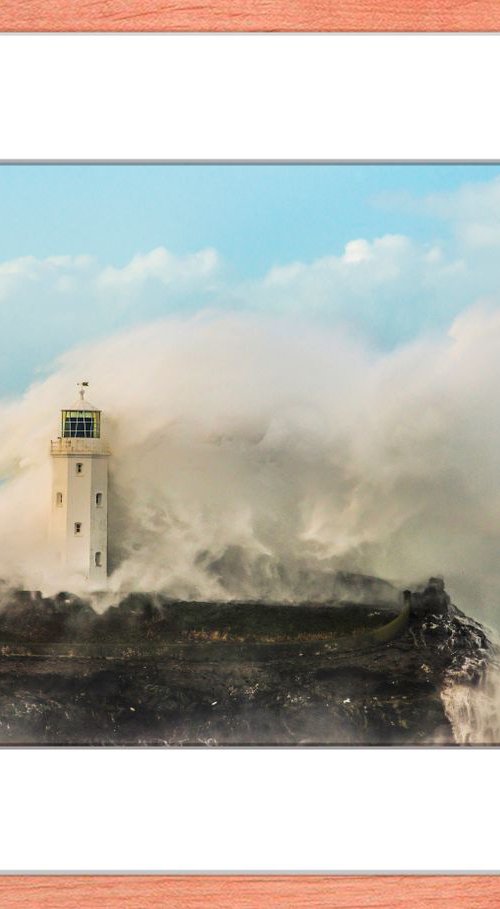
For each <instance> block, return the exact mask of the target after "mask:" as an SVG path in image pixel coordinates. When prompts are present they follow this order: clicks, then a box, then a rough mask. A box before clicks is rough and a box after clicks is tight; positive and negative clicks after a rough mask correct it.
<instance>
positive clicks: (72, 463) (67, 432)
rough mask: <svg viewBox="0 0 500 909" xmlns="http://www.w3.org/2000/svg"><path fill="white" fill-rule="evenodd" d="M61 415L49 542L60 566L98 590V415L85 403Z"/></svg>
mask: <svg viewBox="0 0 500 909" xmlns="http://www.w3.org/2000/svg"><path fill="white" fill-rule="evenodd" d="M87 386H88V382H80V383H79V389H80V391H79V397H78V400H77V401H76V402H75V403H74V404H73V405H72V406H71V407H70V408H68V409H66V408H65V409H64V410H62V411H61V430H60V436H59V438H58V439H56V440H55V441H52V442H51V443H50V452H51V456H52V466H53V471H52V508H51V539H52V545H53V550H54V553H55V556H56V558H57V561H58V562H59V564H60V566H61V567H62V568H64V569H65V570H66V571H67V572H70V573H71V574H77V575H80V576H81V577H82V578H85V579H86V580H87V581H89V582H90V583H91V585H92V586H94V587H96V588H97V589H98V588H99V586H100V585H101V584H102V585H103V586H104V584H105V582H106V576H107V567H108V566H107V563H108V558H107V550H108V459H109V451H108V449H107V446H106V444H105V442H104V441H103V438H102V434H101V433H102V420H101V411H100V410H98V408H97V407H94V405H93V404H91V403H90V401H87V400H86V398H85V392H86V389H87Z"/></svg>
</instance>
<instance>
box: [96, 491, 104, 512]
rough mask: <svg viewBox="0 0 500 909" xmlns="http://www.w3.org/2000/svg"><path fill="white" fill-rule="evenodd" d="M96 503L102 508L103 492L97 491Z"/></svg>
mask: <svg viewBox="0 0 500 909" xmlns="http://www.w3.org/2000/svg"><path fill="white" fill-rule="evenodd" d="M95 503H96V505H97V508H102V492H96V494H95Z"/></svg>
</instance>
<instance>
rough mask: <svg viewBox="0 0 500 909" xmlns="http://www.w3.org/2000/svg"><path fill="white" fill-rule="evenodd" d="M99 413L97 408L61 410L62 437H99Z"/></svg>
mask: <svg viewBox="0 0 500 909" xmlns="http://www.w3.org/2000/svg"><path fill="white" fill-rule="evenodd" d="M100 435H101V414H100V411H98V410H63V412H62V437H63V439H99V438H100Z"/></svg>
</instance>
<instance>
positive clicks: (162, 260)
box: [97, 246, 220, 289]
mask: <svg viewBox="0 0 500 909" xmlns="http://www.w3.org/2000/svg"><path fill="white" fill-rule="evenodd" d="M219 264H220V261H219V256H218V255H217V253H216V251H215V250H214V249H203V250H201V251H200V252H196V253H193V254H192V255H186V256H175V255H173V254H172V253H171V252H169V250H168V249H165V247H163V246H159V247H157V248H156V249H153V250H151V252H148V253H145V254H139V255H137V256H134V257H133V259H131V261H130V262H128V263H127V265H125V266H124V267H123V268H116V267H114V266H111V265H110V266H108V267H106V268H104V269H102V270H101V271H100V273H99V275H98V276H97V283H98V284H99V285H101V286H102V287H104V288H107V287H110V288H117V289H126V288H128V287H137V286H140V285H142V284H144V283H145V282H146V281H148V280H153V281H159V282H160V283H161V284H164V285H166V286H169V285H173V284H176V283H179V284H196V283H199V282H200V281H203V280H206V279H208V278H210V277H211V276H212V275H214V274H215V273H216V272H217V270H218V268H219Z"/></svg>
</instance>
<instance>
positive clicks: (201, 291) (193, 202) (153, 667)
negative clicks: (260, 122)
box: [0, 161, 500, 746]
mask: <svg viewBox="0 0 500 909" xmlns="http://www.w3.org/2000/svg"><path fill="white" fill-rule="evenodd" d="M0 192H1V197H2V204H3V212H4V221H3V227H1V228H0V238H1V248H2V251H3V252H2V255H3V261H2V263H1V264H0V293H1V296H2V308H1V311H0V318H1V320H2V325H1V332H2V338H3V340H4V352H3V357H2V361H1V364H0V373H1V384H2V394H3V400H2V403H1V416H2V425H3V433H2V437H1V440H0V471H1V474H2V483H1V486H0V514H1V516H2V520H1V525H0V527H1V529H0V577H1V578H2V588H1V610H0V653H1V660H0V678H1V688H0V743H1V744H2V745H120V746H127V745H128V746H130V745H134V746H138V745H139V746H148V745H155V746H207V745H209V746H223V745H226V746H241V745H244V746H259V745H260V746H262V745H267V746H276V745H277V746H285V745H286V746H297V745H300V746H315V745H328V746H331V745H365V746H366V745H411V746H414V745H427V746H428V745H495V744H498V742H499V741H500V710H499V706H498V705H499V696H498V692H499V678H500V676H499V670H498V657H497V645H496V640H497V633H498V632H497V629H498V621H499V620H498V609H497V606H496V604H497V601H498V593H499V587H500V575H499V572H498V564H497V548H498V543H499V542H500V541H499V536H500V520H499V518H498V514H500V510H499V508H498V507H497V505H498V502H497V499H498V496H497V480H498V469H499V460H500V448H499V444H500V443H499V436H498V433H497V431H496V426H497V424H498V416H499V414H498V412H499V409H500V398H499V397H498V395H497V393H496V388H497V387H498V384H499V383H498V379H499V376H498V370H499V366H498V363H499V356H498V353H499V349H500V316H499V308H498V296H497V284H498V268H497V259H498V256H497V252H498V245H499V243H500V234H499V231H498V218H499V211H500V165H498V164H496V163H489V164H480V163H473V162H470V163H462V164H458V163H453V162H449V163H445V162H439V163H432V162H425V161H424V162H421V163H413V164H405V163H401V164H398V163H396V162H392V163H391V162H386V163H369V162H365V163H336V162H330V163H326V162H323V163H314V162H287V161H282V162H273V163H253V164H250V163H238V162H219V163H215V162H212V163H208V162H207V163H190V162H185V163H169V162H164V163H149V164H148V163H140V162H137V163H127V164H124V163H120V162H116V163H112V162H109V163H106V164H94V163H79V164H75V163H57V164H56V163H53V164H49V163H22V164H14V163H5V164H3V165H1V166H0Z"/></svg>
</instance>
